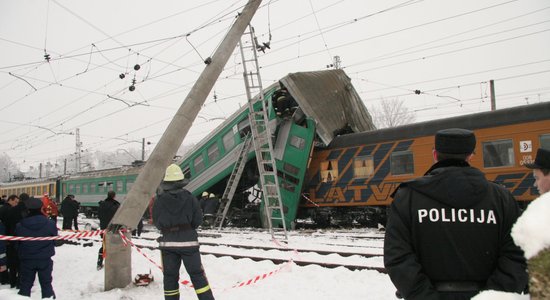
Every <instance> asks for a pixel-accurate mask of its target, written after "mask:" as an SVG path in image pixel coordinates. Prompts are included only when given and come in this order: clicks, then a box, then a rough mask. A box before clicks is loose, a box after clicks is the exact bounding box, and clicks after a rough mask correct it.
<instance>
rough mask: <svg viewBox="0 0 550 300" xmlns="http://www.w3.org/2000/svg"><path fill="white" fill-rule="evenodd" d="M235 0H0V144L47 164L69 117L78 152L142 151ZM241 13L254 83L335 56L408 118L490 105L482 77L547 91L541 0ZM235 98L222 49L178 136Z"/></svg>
mask: <svg viewBox="0 0 550 300" xmlns="http://www.w3.org/2000/svg"><path fill="white" fill-rule="evenodd" d="M246 2H247V1H246V0H240V1H232V0H193V1H191V0H187V1H156V2H154V4H153V3H152V2H150V1H108V0H96V1H67V0H49V1H48V0H44V1H31V0H0V49H2V51H1V55H0V112H1V117H0V141H1V144H0V152H4V153H6V154H7V155H9V156H10V157H11V158H12V159H13V160H14V161H15V162H17V163H18V164H19V166H20V167H21V168H22V169H23V170H26V168H28V167H29V166H37V165H38V164H39V163H46V162H52V163H54V162H55V160H56V158H57V157H58V156H60V155H67V154H71V153H74V152H75V144H76V140H75V135H74V133H75V131H76V129H79V131H80V140H81V142H82V149H83V150H84V152H83V154H84V155H86V153H90V152H94V151H97V150H101V151H117V149H139V148H140V147H141V144H140V143H141V139H142V138H145V139H146V141H148V142H151V145H149V146H146V152H147V154H149V153H150V152H151V151H152V150H153V147H154V146H155V145H156V142H157V141H158V140H159V139H160V137H161V135H162V133H163V132H164V130H165V128H166V127H167V125H168V123H169V121H170V120H171V119H172V117H173V114H174V113H175V111H176V110H177V109H178V108H179V106H180V105H181V103H182V101H183V100H184V99H185V97H186V96H187V93H188V92H189V89H190V87H191V86H192V84H193V83H194V81H195V80H196V79H197V77H198V76H199V74H200V72H201V71H202V70H203V68H204V64H203V63H202V61H203V59H205V58H206V57H208V56H210V55H211V54H212V53H213V52H214V51H215V49H216V46H217V45H218V44H219V42H220V41H221V39H222V38H223V36H224V34H225V33H226V32H227V30H228V28H229V27H230V25H231V23H232V21H233V20H234V17H235V15H236V14H237V12H238V11H240V10H241V9H242V6H243V5H244V4H245V3H246ZM252 25H253V26H254V27H255V29H256V34H257V37H258V41H259V42H268V41H270V44H271V49H268V50H267V51H266V52H265V54H263V53H260V57H259V62H260V65H261V66H262V78H263V80H264V82H263V83H264V86H268V85H269V84H271V83H273V82H276V81H277V80H278V79H280V78H281V77H283V76H285V75H287V74H288V73H292V72H301V71H312V70H323V69H326V68H327V65H329V64H331V63H332V62H333V57H334V56H339V57H340V59H341V67H342V68H343V69H344V70H345V71H346V72H347V74H348V75H349V76H350V77H351V78H352V82H353V83H354V86H355V88H356V89H357V90H358V92H359V93H360V95H361V97H362V99H363V100H364V102H365V105H366V106H367V108H369V109H370V108H371V107H373V106H376V105H378V103H379V102H380V99H393V98H398V99H400V100H403V101H404V102H405V104H406V106H407V107H408V108H409V109H411V110H413V111H415V112H416V119H417V121H424V120H429V119H435V118H445V117H449V116H453V115H457V114H469V113H474V112H480V111H486V110H489V109H490V102H489V97H490V93H489V84H488V81H489V80H491V79H493V80H495V86H496V95H497V108H503V107H510V106H516V105H523V104H527V103H536V102H542V101H549V100H550V2H548V1H545V0H515V1H506V0H476V1H473V0H472V1H469V0H468V1H441V0H424V1H414V0H413V1H405V0H400V1H396V0H392V1H388V0H376V1H372V0H371V1H359V0H302V1H296V0H272V1H269V0H264V1H263V2H262V6H261V7H260V9H259V11H258V12H257V14H256V16H255V17H254V19H253V21H252ZM270 34H271V38H270ZM45 54H48V55H49V57H50V60H49V62H48V61H46V60H45V59H44V55H45ZM136 64H139V66H140V69H139V70H137V71H135V70H134V66H135V65H136ZM121 74H124V78H123V79H120V75H121ZM133 79H135V82H136V84H135V90H134V91H133V92H130V91H129V89H128V88H129V86H131V85H132V80H133ZM415 90H418V91H420V92H421V93H420V94H419V95H417V94H415ZM214 96H215V97H214ZM215 98H216V100H215ZM245 103H246V99H245V90H244V83H243V80H242V69H241V67H240V54H239V53H238V52H235V53H234V55H233V57H232V58H231V59H230V60H229V62H228V64H227V66H226V68H225V70H224V72H223V73H222V76H221V77H220V79H219V80H218V82H217V83H216V85H215V88H214V91H213V92H212V93H211V94H210V96H209V97H208V99H207V100H206V104H205V106H204V108H203V109H202V110H201V112H200V114H199V118H197V120H196V121H195V122H194V126H193V127H192V129H191V130H190V131H189V134H188V135H187V137H186V138H185V140H184V144H190V143H194V142H197V141H199V140H200V139H201V137H203V136H205V135H206V134H207V133H208V132H209V131H210V130H211V129H212V128H214V127H215V126H217V125H218V124H220V122H221V120H220V119H222V118H224V117H227V116H229V115H230V114H231V113H233V112H234V111H235V110H236V109H237V108H238V107H239V106H241V105H244V104H245Z"/></svg>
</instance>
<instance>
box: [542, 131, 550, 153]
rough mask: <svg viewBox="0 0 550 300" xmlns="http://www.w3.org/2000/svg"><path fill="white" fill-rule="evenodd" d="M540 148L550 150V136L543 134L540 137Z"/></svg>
mask: <svg viewBox="0 0 550 300" xmlns="http://www.w3.org/2000/svg"><path fill="white" fill-rule="evenodd" d="M540 147H541V148H544V149H550V134H543V135H541V136H540Z"/></svg>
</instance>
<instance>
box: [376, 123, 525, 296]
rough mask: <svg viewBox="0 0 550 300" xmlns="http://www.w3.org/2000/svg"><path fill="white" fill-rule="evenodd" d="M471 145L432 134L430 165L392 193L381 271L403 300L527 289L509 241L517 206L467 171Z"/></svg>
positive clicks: (464, 138)
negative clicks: (485, 291) (423, 173)
mask: <svg viewBox="0 0 550 300" xmlns="http://www.w3.org/2000/svg"><path fill="white" fill-rule="evenodd" d="M475 144H476V138H475V135H474V133H473V132H472V131H470V130H465V129H458V128H453V129H445V130H440V131H438V132H437V133H436V135H435V149H434V150H433V151H432V152H433V153H432V154H433V158H434V160H435V161H436V163H435V164H434V165H433V166H432V167H431V168H430V169H429V170H428V171H427V172H426V174H425V175H424V176H423V177H420V178H417V179H413V180H411V181H408V182H404V183H402V184H401V185H400V186H399V187H398V189H397V190H396V192H394V195H393V196H394V201H393V203H392V204H391V207H390V214H389V218H388V223H387V227H386V236H385V241H384V265H385V267H386V270H387V271H388V274H389V276H390V278H391V280H392V282H393V284H394V285H395V286H396V288H397V290H398V293H399V294H400V295H402V296H403V297H404V298H405V299H470V298H471V297H472V296H474V295H476V294H477V293H478V292H479V291H481V290H484V289H490V290H497V291H505V292H515V293H522V292H524V291H526V289H527V280H528V277H527V272H526V262H525V258H524V257H523V252H522V251H521V250H520V249H519V247H517V246H516V245H515V244H514V241H513V240H512V237H511V235H510V231H511V228H512V226H513V224H514V223H515V221H516V219H517V218H518V216H519V208H518V205H517V203H516V201H515V199H514V197H513V196H512V195H511V194H510V192H509V191H508V190H506V189H505V188H504V187H501V186H500V185H498V184H495V183H492V182H490V181H488V180H487V179H485V176H484V174H483V173H482V172H481V171H479V170H478V169H476V168H474V167H471V166H470V164H469V162H470V160H471V159H472V156H473V152H474V148H475Z"/></svg>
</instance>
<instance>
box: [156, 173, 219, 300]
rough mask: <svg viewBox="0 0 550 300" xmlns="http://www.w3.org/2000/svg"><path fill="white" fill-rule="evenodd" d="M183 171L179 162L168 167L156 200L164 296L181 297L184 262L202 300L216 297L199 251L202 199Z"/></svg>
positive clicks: (167, 298) (173, 298)
mask: <svg viewBox="0 0 550 300" xmlns="http://www.w3.org/2000/svg"><path fill="white" fill-rule="evenodd" d="M186 183H187V182H186V181H184V177H183V172H182V171H181V169H180V167H179V166H178V165H176V164H171V165H170V166H168V168H166V173H165V176H164V180H163V181H162V182H161V186H160V188H161V190H162V193H161V194H160V195H158V197H157V199H156V201H155V203H154V204H153V223H154V224H155V226H156V227H157V228H158V229H159V230H160V232H161V234H162V235H161V237H160V238H159V239H158V240H159V248H160V250H161V255H162V265H163V274H164V299H166V300H176V299H179V298H180V292H179V270H180V266H181V263H182V261H183V265H184V266H185V269H186V270H187V273H188V274H189V276H190V277H191V282H192V283H193V286H194V288H195V292H196V293H197V296H198V298H199V299H200V300H211V299H214V295H213V294H212V290H211V289H210V285H209V284H208V279H207V278H206V274H205V273H204V269H203V266H202V262H201V256H200V252H199V241H198V234H197V230H196V229H197V227H199V225H200V224H201V222H202V212H201V209H200V207H199V202H198V200H197V198H195V196H193V194H191V193H190V192H189V191H188V190H186V189H184V188H183V187H184V186H185V184H186Z"/></svg>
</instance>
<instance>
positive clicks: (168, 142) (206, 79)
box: [105, 0, 262, 290]
mask: <svg viewBox="0 0 550 300" xmlns="http://www.w3.org/2000/svg"><path fill="white" fill-rule="evenodd" d="M261 2H262V1H261V0H249V1H248V3H247V4H246V6H245V7H244V9H243V11H242V13H241V14H240V15H239V17H238V18H237V19H236V20H235V23H234V24H233V26H232V27H231V29H230V30H229V32H228V33H227V35H226V36H225V38H224V39H223V41H222V42H221V43H220V45H219V47H218V49H217V50H216V52H215V53H214V55H212V58H211V59H208V60H209V62H208V64H207V66H206V67H205V68H204V70H203V72H202V73H201V75H200V76H199V78H198V79H197V81H196V82H195V84H194V85H193V87H192V88H191V91H190V92H189V94H188V95H187V97H186V98H185V100H184V102H183V104H182V105H181V106H180V108H179V109H178V111H177V112H176V115H175V116H174V118H173V119H172V121H171V122H170V124H169V125H168V128H167V129H166V131H165V132H164V134H163V135H162V137H161V138H160V140H159V142H158V143H157V145H156V147H155V149H154V150H153V152H152V153H151V156H150V157H149V159H148V160H147V163H146V164H145V166H144V167H143V169H142V170H141V172H140V173H139V175H138V177H137V178H136V181H135V182H134V184H133V185H132V189H131V190H130V191H129V192H128V195H127V196H126V200H125V201H124V202H123V203H122V204H121V206H120V208H119V209H118V211H117V213H116V214H115V216H114V217H113V219H112V220H111V225H110V228H114V227H118V226H117V225H120V226H122V227H124V228H132V229H133V228H136V227H137V224H138V222H139V220H140V219H141V217H142V215H143V213H144V212H145V210H146V209H147V206H148V204H149V200H150V199H151V196H152V195H153V194H154V192H155V190H156V188H157V187H158V185H159V183H160V182H161V180H162V178H163V177H164V171H165V169H166V167H167V166H168V165H169V164H170V163H172V159H173V157H174V156H175V155H176V152H177V150H178V148H179V147H180V146H181V143H182V142H183V139H184V138H185V136H186V135H187V132H188V131H189V128H191V125H192V124H193V121H194V120H195V118H196V117H197V115H198V113H199V111H200V109H201V107H202V105H203V104H204V101H205V100H206V97H208V94H209V93H210V91H211V90H212V87H213V86H214V84H215V83H216V80H217V79H218V77H219V76H220V73H221V72H222V70H223V67H224V66H225V64H226V63H227V60H228V59H229V57H230V56H231V54H232V53H233V51H234V50H235V47H236V46H237V43H238V42H239V39H240V37H241V36H242V35H243V33H244V30H245V29H246V27H247V26H248V24H249V23H250V20H252V17H253V16H254V14H255V13H256V10H257V9H258V7H259V6H260V3H261ZM117 234H118V233H117ZM115 239H116V238H115V237H114V234H113V238H112V239H111V238H107V239H106V246H107V249H108V252H107V259H106V262H105V264H106V267H105V279H106V282H105V290H110V289H113V288H124V287H126V286H127V285H128V284H129V283H130V282H131V266H127V265H125V264H128V262H129V259H122V258H120V257H122V256H124V257H125V256H128V257H129V255H130V254H129V250H128V251H126V250H123V249H121V248H120V247H118V246H117V245H116V243H115ZM119 239H120V237H119ZM113 243H115V245H112V244H113ZM109 249H110V250H109ZM113 251H115V252H120V253H116V254H115V253H112V252H113ZM109 255H111V257H112V258H115V257H116V258H117V259H120V260H115V259H109ZM109 264H111V267H107V265H109ZM119 268H121V269H124V268H129V269H130V270H129V271H128V272H121V274H118V275H115V274H107V273H110V272H115V270H116V269H119ZM107 279H109V280H110V282H108V283H107Z"/></svg>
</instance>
